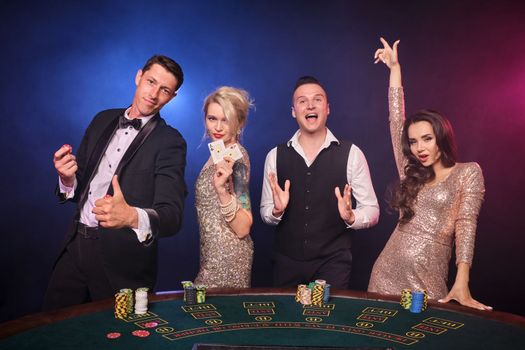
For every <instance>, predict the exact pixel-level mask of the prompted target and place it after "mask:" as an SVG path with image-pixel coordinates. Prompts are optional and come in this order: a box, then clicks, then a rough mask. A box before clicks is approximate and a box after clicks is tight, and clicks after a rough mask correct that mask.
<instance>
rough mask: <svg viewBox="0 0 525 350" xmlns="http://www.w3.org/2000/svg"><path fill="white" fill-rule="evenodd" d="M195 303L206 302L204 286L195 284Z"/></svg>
mask: <svg viewBox="0 0 525 350" xmlns="http://www.w3.org/2000/svg"><path fill="white" fill-rule="evenodd" d="M195 293H196V301H197V304H204V303H205V302H206V286H203V285H197V286H195Z"/></svg>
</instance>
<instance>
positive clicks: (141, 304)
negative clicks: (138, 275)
mask: <svg viewBox="0 0 525 350" xmlns="http://www.w3.org/2000/svg"><path fill="white" fill-rule="evenodd" d="M146 312H148V288H139V289H137V290H136V291H135V313H136V314H137V315H142V314H145V313H146Z"/></svg>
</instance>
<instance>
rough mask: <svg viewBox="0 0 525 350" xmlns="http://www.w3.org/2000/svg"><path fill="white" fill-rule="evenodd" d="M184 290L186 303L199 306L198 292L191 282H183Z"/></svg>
mask: <svg viewBox="0 0 525 350" xmlns="http://www.w3.org/2000/svg"><path fill="white" fill-rule="evenodd" d="M182 287H183V288H184V303H185V304H187V305H194V304H197V290H196V289H195V286H194V285H193V282H191V281H183V282H182Z"/></svg>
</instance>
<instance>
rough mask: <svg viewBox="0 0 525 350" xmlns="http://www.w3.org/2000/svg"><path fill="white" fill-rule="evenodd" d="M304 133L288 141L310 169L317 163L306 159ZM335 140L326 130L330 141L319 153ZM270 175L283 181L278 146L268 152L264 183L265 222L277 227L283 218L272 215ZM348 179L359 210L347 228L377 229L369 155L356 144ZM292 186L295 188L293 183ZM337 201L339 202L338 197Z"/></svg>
mask: <svg viewBox="0 0 525 350" xmlns="http://www.w3.org/2000/svg"><path fill="white" fill-rule="evenodd" d="M300 134H301V133H300V130H298V131H297V132H296V133H295V134H294V135H293V137H292V138H291V139H290V140H289V141H288V145H289V146H292V147H293V148H294V149H295V151H296V152H297V153H298V154H299V155H300V156H301V157H302V158H303V159H304V162H305V163H306V165H307V166H308V167H310V166H311V165H312V163H313V162H314V161H315V158H314V159H312V160H311V161H309V160H308V159H307V158H306V155H305V153H304V150H303V147H302V146H301V144H300V143H299V135H300ZM334 141H335V142H337V143H339V140H338V139H337V138H336V137H335V136H334V135H333V134H332V132H331V131H330V130H328V128H326V138H325V141H324V143H323V144H322V145H321V148H320V149H319V152H320V151H321V150H323V149H324V148H328V147H329V146H330V144H331V143H332V142H334ZM318 154H319V153H318ZM270 172H273V173H275V175H276V176H277V178H279V177H278V176H279V174H277V147H275V148H273V149H272V150H271V151H270V152H269V153H268V155H267V156H266V161H265V163H264V180H263V188H262V195H261V208H260V211H261V218H262V220H263V221H264V222H265V223H267V224H270V225H277V224H279V222H280V221H281V219H282V215H281V216H280V217H275V216H273V214H272V210H273V207H274V204H273V195H272V189H271V187H270V180H269V178H268V173H270ZM346 178H347V181H348V184H349V185H350V186H351V187H352V195H353V196H354V198H355V200H356V208H355V209H354V215H355V221H354V222H353V224H352V225H348V223H347V226H348V227H349V228H352V229H355V230H357V229H362V228H367V227H370V226H374V225H375V224H377V222H378V220H379V204H378V203H377V198H376V194H375V192H374V187H373V185H372V180H371V178H370V171H369V170H368V163H367V161H366V158H365V155H364V154H363V152H362V151H361V150H360V149H359V147H357V146H356V145H352V147H351V148H350V152H349V154H348V162H347V166H346ZM285 180H286V179H285ZM290 185H291V186H293V184H290ZM340 190H341V191H342V190H343V189H342V188H341V189H340ZM334 200H337V198H336V197H335V194H334Z"/></svg>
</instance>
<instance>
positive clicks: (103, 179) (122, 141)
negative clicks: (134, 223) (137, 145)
mask: <svg viewBox="0 0 525 350" xmlns="http://www.w3.org/2000/svg"><path fill="white" fill-rule="evenodd" d="M128 115H129V109H127V110H126V112H125V113H124V116H125V117H126V118H127V119H130V118H129V117H128ZM151 118H153V115H150V116H147V117H142V118H140V119H141V120H142V126H141V128H142V127H144V125H146V123H147V122H148V121H149V120H150V119H151ZM138 133H139V130H135V129H134V128H133V127H132V126H129V127H127V128H124V129H117V131H116V132H115V134H114V135H113V138H112V139H111V141H110V142H109V145H108V147H107V149H106V152H105V153H104V155H103V156H102V159H101V160H100V164H99V166H98V169H97V171H96V173H95V176H94V177H93V179H92V180H91V182H90V184H89V192H88V197H87V199H86V202H85V203H84V205H83V207H82V209H81V211H80V222H81V223H83V224H84V225H86V226H90V227H96V226H98V220H97V219H96V218H95V214H93V213H92V210H93V208H94V207H95V201H97V200H98V199H100V198H103V197H104V196H105V195H106V192H107V190H108V188H109V185H110V184H111V179H112V178H113V175H115V170H116V169H117V166H118V164H119V162H120V160H121V159H122V157H123V156H124V153H126V150H127V149H128V148H129V145H130V144H131V142H133V140H134V139H135V137H136V136H137V135H138ZM58 183H59V187H60V192H61V193H66V198H68V199H69V198H73V197H74V196H75V189H76V188H77V179H76V178H75V183H74V185H73V187H67V186H65V185H64V184H63V183H62V181H61V180H60V177H59V180H58ZM124 198H126V194H125V193H124ZM135 209H136V210H137V213H138V228H132V229H133V231H135V233H136V234H137V239H138V240H139V242H144V241H145V240H147V239H148V238H149V237H150V236H151V223H150V221H149V216H148V214H147V213H146V211H145V210H143V209H141V208H135Z"/></svg>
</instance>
